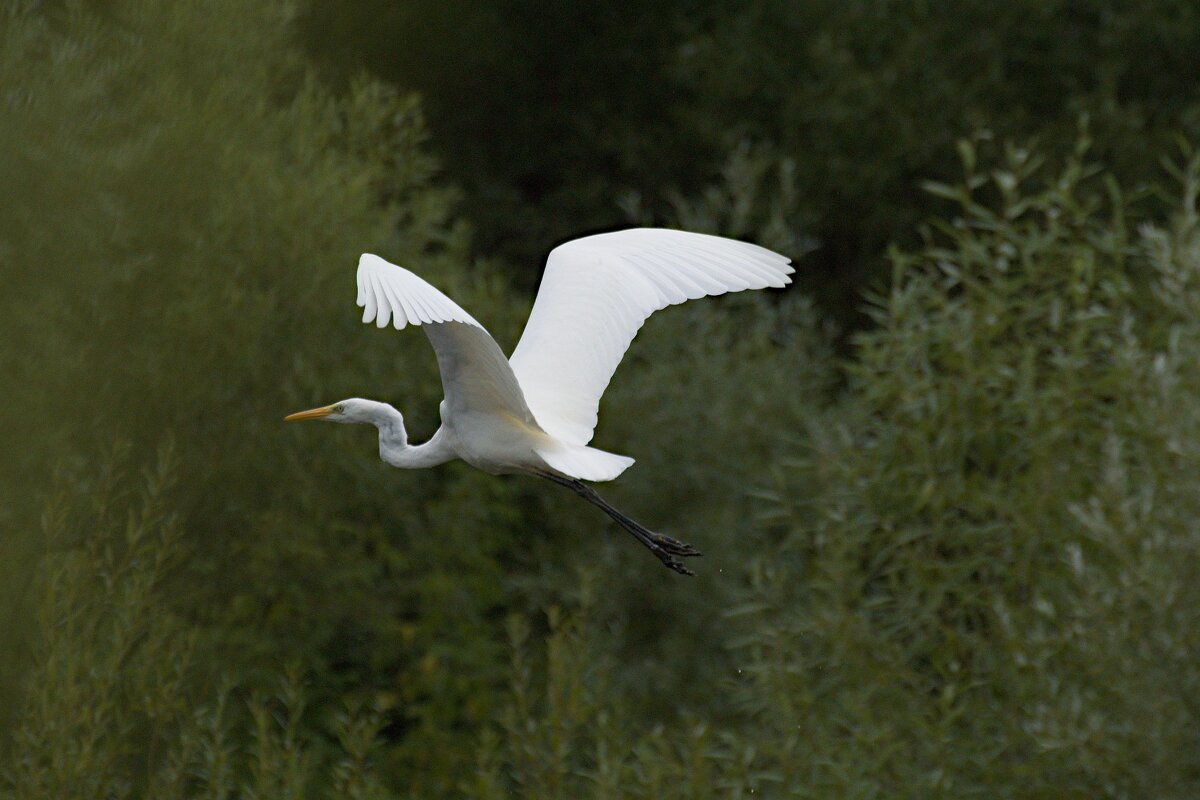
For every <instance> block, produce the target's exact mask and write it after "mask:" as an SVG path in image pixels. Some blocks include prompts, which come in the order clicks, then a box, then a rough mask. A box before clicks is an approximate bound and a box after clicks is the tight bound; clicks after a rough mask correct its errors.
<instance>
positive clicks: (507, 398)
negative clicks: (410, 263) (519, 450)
mask: <svg viewBox="0 0 1200 800" xmlns="http://www.w3.org/2000/svg"><path fill="white" fill-rule="evenodd" d="M358 304H359V305H360V306H362V308H363V322H372V321H374V322H375V324H376V325H377V326H379V327H380V328H386V327H387V325H388V322H389V321H392V323H393V325H394V327H395V328H396V330H400V329H402V328H403V327H404V326H405V325H408V324H410V323H411V324H413V325H421V326H423V327H424V329H425V335H426V336H428V337H429V341H430V343H431V344H432V345H433V349H434V351H435V352H436V353H437V360H438V368H439V370H440V371H441V373H442V389H443V390H444V391H445V393H446V403H447V404H448V405H449V406H450V408H451V409H453V410H454V411H456V412H460V413H463V412H484V413H496V414H508V415H512V416H515V417H516V418H517V419H519V420H521V421H522V422H526V423H530V424H533V422H534V420H533V415H532V414H531V413H530V411H529V406H528V405H526V403H525V398H524V396H523V395H522V394H521V387H520V385H519V384H518V383H517V379H516V377H515V376H514V375H513V371H512V367H511V366H509V363H508V359H506V358H505V357H504V353H503V351H501V350H500V346H499V345H497V344H496V340H495V339H493V338H492V336H491V334H489V333H488V332H487V330H486V329H484V327H483V326H482V325H480V324H479V323H478V322H476V321H475V319H474V317H472V316H471V315H470V314H468V313H467V312H466V311H463V310H462V308H461V307H459V305H458V304H457V303H455V302H454V301H453V300H451V299H450V298H449V297H447V296H446V295H444V294H442V293H441V292H439V291H438V290H437V289H435V288H433V287H432V286H430V285H429V284H428V283H426V282H425V281H424V280H422V279H421V278H419V277H417V276H416V275H414V274H413V273H411V272H409V271H408V270H406V269H404V268H403V267H398V266H396V265H395V264H391V263H388V262H387V261H384V260H383V259H382V258H380V257H379V256H375V255H371V254H370V253H364V254H363V256H362V258H360V259H359V260H358Z"/></svg>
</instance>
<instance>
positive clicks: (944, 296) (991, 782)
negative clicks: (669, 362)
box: [478, 144, 1200, 797]
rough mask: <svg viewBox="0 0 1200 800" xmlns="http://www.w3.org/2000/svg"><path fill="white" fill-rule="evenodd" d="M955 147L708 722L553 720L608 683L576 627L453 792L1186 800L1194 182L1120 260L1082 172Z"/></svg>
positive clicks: (1195, 636) (585, 634) (766, 562)
mask: <svg viewBox="0 0 1200 800" xmlns="http://www.w3.org/2000/svg"><path fill="white" fill-rule="evenodd" d="M961 150H962V154H963V156H964V165H965V167H966V169H965V175H964V178H963V181H962V182H961V184H955V185H953V186H951V185H944V184H937V185H932V186H931V187H930V188H931V190H932V191H934V192H936V193H938V194H939V195H942V196H946V197H953V198H956V199H957V201H958V203H959V212H958V214H957V215H955V216H953V217H952V218H951V219H950V220H949V221H947V222H946V223H944V224H942V223H938V224H936V225H934V226H932V227H931V228H930V229H929V231H928V234H927V237H928V238H927V242H926V244H925V246H924V247H923V248H921V249H920V250H918V251H915V252H905V251H897V252H896V253H895V254H894V256H893V264H894V266H895V270H896V276H895V280H894V282H893V288H892V289H891V290H890V291H888V292H887V293H884V294H881V295H880V296H879V297H878V299H877V300H876V301H875V304H874V305H873V308H872V313H873V315H874V317H875V319H876V322H877V325H876V327H875V328H874V329H873V330H871V331H869V332H866V333H863V334H861V335H860V336H858V337H857V358H856V360H855V362H854V363H853V364H852V365H850V367H851V368H850V377H849V385H848V387H847V393H846V396H845V397H844V398H843V399H842V400H840V401H839V402H837V403H836V404H833V405H827V406H825V407H816V408H812V409H809V411H808V412H807V413H805V414H803V415H802V424H803V426H804V428H803V430H804V436H803V437H801V438H798V439H797V440H796V441H795V442H794V443H793V444H792V445H791V447H790V449H791V451H792V452H791V454H790V455H789V456H788V457H785V458H781V459H779V460H778V461H777V472H776V475H777V481H776V484H777V485H776V486H775V487H774V489H773V490H771V491H770V492H764V493H762V494H761V497H762V498H763V500H764V501H765V509H766V510H765V511H764V513H763V515H762V517H761V519H760V524H761V525H762V526H763V527H764V528H765V529H766V530H767V531H768V532H769V534H770V540H769V541H770V543H769V544H768V545H767V546H766V547H765V548H764V550H763V551H762V553H761V555H760V557H759V558H757V559H755V565H754V567H753V569H752V570H751V572H750V574H749V577H748V580H747V583H746V584H745V586H744V588H743V590H742V591H741V592H740V593H739V594H740V596H739V597H738V598H737V602H735V603H733V604H732V605H731V606H730V607H729V609H728V611H727V613H726V615H725V625H726V626H727V628H728V629H730V630H727V632H726V633H725V635H724V636H723V637H722V642H723V644H724V646H725V647H726V648H728V649H729V652H730V655H731V658H732V660H731V665H732V666H733V669H731V670H730V671H729V674H727V675H726V678H725V680H723V681H717V682H713V683H710V684H708V686H707V689H708V691H709V692H710V693H712V694H727V695H729V696H731V697H732V699H733V701H734V708H735V709H736V712H735V713H733V714H730V713H728V711H727V710H726V711H725V712H724V713H722V712H721V709H722V704H720V703H718V702H714V701H713V700H712V699H709V700H708V701H706V702H701V703H698V704H696V705H695V706H692V709H693V710H692V712H691V714H690V715H686V714H685V715H684V717H683V718H682V719H681V720H680V721H678V722H676V723H674V724H672V725H670V726H669V727H666V728H663V727H657V728H656V727H653V726H650V725H648V724H647V722H646V720H645V718H644V715H642V714H641V713H636V712H634V711H633V709H640V707H639V706H638V705H637V704H630V703H629V701H628V700H625V701H624V702H623V701H622V698H626V697H628V696H629V695H628V694H627V693H623V692H620V691H614V690H613V689H611V688H609V686H608V685H606V683H605V682H603V681H601V682H597V683H589V684H587V688H586V689H584V690H583V694H582V699H581V700H579V701H577V702H574V703H569V704H567V705H563V703H562V701H561V699H560V698H562V697H572V696H573V694H572V692H573V689H572V687H573V683H572V681H573V680H574V678H573V675H572V674H563V673H562V671H561V670H558V669H556V668H555V666H554V665H555V664H556V663H559V662H563V661H566V662H568V663H581V664H594V663H604V662H603V661H602V660H599V659H603V658H605V657H611V654H612V651H611V649H610V647H611V646H610V645H606V644H605V643H603V642H601V643H599V644H596V643H590V642H589V637H590V638H591V639H592V640H594V639H595V638H597V635H596V632H595V631H594V630H589V629H588V628H587V620H588V613H589V612H586V611H585V612H584V613H583V614H582V616H581V618H580V619H581V620H582V621H580V622H571V623H565V624H564V623H561V622H559V623H556V626H553V627H552V633H551V636H550V639H549V640H548V643H547V651H548V652H547V656H546V658H547V667H546V669H545V674H544V677H542V678H541V679H540V682H539V683H538V686H539V687H541V686H544V687H545V688H544V690H543V689H541V688H539V689H535V690H531V689H530V688H529V687H528V677H527V670H526V669H525V668H524V666H523V664H522V663H521V662H518V663H517V664H516V666H514V669H513V676H514V677H513V681H514V684H513V689H512V692H511V694H512V702H511V710H510V711H509V713H508V715H507V716H502V717H500V718H499V725H498V727H497V729H496V733H494V734H492V735H491V738H487V739H485V740H484V743H483V750H482V752H483V753H484V755H485V758H484V760H483V762H482V764H481V767H480V772H479V788H478V792H479V794H481V795H483V796H503V792H504V791H512V792H515V793H516V794H518V795H520V794H529V792H527V791H524V790H523V787H524V786H525V784H526V783H527V782H528V777H527V775H528V771H529V768H528V767H527V766H526V765H528V764H537V765H540V766H541V767H542V768H545V767H546V765H549V764H554V763H562V762H564V760H565V762H566V764H567V766H566V767H565V768H562V767H559V768H556V770H555V772H554V773H553V774H554V775H555V776H558V777H556V780H560V781H561V780H565V781H568V782H569V786H570V787H571V788H570V789H569V790H568V792H567V794H568V796H573V797H609V796H614V792H613V790H612V788H611V787H612V786H614V785H617V786H620V787H621V790H620V796H635V797H708V796H722V797H725V796H742V797H744V796H749V794H750V793H756V794H759V795H763V796H788V797H793V796H795V797H830V796H833V797H871V796H888V797H929V796H954V797H962V796H982V797H1063V796H1081V797H1082V796H1088V797H1091V796H1105V797H1140V796H1158V797H1187V796H1190V795H1192V794H1194V793H1195V791H1196V787H1197V782H1198V781H1200V763H1198V762H1197V759H1196V752H1197V750H1196V746H1195V745H1196V740H1195V734H1194V731H1195V726H1196V707H1195V704H1194V703H1193V702H1192V701H1191V700H1190V699H1189V698H1190V697H1192V696H1193V695H1194V692H1195V691H1196V688H1197V685H1198V684H1200V671H1198V670H1197V667H1196V659H1195V655H1196V647H1197V644H1198V643H1200V627H1197V617H1196V613H1195V609H1196V608H1198V607H1200V594H1198V591H1200V590H1198V589H1197V586H1198V585H1200V583H1198V581H1197V578H1198V577H1200V576H1198V575H1197V568H1196V564H1197V563H1198V562H1197V558H1196V556H1197V550H1198V549H1200V540H1198V539H1197V537H1196V533H1195V526H1194V520H1195V519H1196V516H1197V514H1198V513H1200V484H1198V483H1197V480H1196V477H1195V476H1196V475H1197V474H1200V473H1198V468H1200V462H1198V460H1200V448H1197V446H1196V444H1195V443H1196V442H1197V441H1200V439H1197V436H1196V433H1197V431H1196V425H1197V420H1198V419H1200V413H1198V412H1200V408H1198V407H1197V398H1198V397H1200V394H1198V393H1197V389H1198V388H1200V369H1198V368H1197V364H1198V363H1200V360H1198V359H1197V356H1198V355H1200V337H1198V336H1197V326H1196V322H1197V317H1196V312H1197V311H1198V310H1200V306H1197V305H1196V299H1197V297H1198V296H1200V295H1197V290H1196V285H1197V283H1196V282H1197V280H1198V279H1200V224H1198V223H1200V218H1198V217H1197V208H1196V197H1197V186H1198V185H1200V159H1195V158H1191V159H1189V160H1188V161H1187V163H1186V164H1185V165H1182V166H1181V167H1179V168H1177V169H1176V173H1177V175H1178V176H1179V177H1180V178H1181V180H1182V182H1183V191H1182V203H1181V204H1180V206H1179V207H1178V208H1177V210H1176V211H1175V213H1174V215H1173V216H1172V218H1171V220H1170V221H1169V222H1168V223H1164V224H1161V225H1148V226H1145V227H1143V228H1141V229H1140V230H1136V231H1135V230H1134V228H1133V226H1132V225H1131V224H1130V218H1131V217H1130V213H1131V212H1130V210H1129V208H1128V206H1127V203H1126V201H1125V199H1124V197H1123V196H1122V194H1121V192H1120V191H1119V190H1118V189H1117V188H1116V184H1115V183H1113V182H1112V181H1111V180H1108V181H1104V180H1101V179H1100V178H1099V177H1097V171H1096V170H1095V169H1094V168H1091V167H1089V166H1087V165H1086V164H1085V162H1084V161H1083V160H1082V159H1083V156H1084V154H1085V151H1086V148H1085V147H1083V146H1081V147H1080V148H1079V149H1078V150H1077V157H1076V158H1073V159H1071V160H1070V161H1069V162H1068V163H1067V165H1066V166H1065V167H1064V168H1063V169H1062V170H1061V171H1060V172H1058V173H1051V174H1048V173H1047V169H1046V168H1045V167H1044V166H1042V165H1041V164H1040V160H1039V159H1037V158H1036V157H1034V156H1033V155H1032V154H1031V153H1030V152H1028V151H1026V150H1022V149H1019V148H1007V149H1006V151H1005V152H1004V153H1003V154H1000V155H989V154H986V153H985V154H982V155H978V156H977V154H976V152H975V150H974V148H973V146H971V145H969V144H964V146H963V147H962V148H961ZM977 161H978V162H979V163H982V164H989V165H990V164H995V167H989V168H986V169H985V168H983V167H980V166H978V165H977V163H976V162H977ZM576 625H582V626H583V630H582V632H577V631H576V630H575V628H574V627H573V626H576ZM563 646H566V647H568V649H571V648H574V649H575V650H578V651H579V652H573V653H572V655H570V656H569V657H568V658H566V659H564V658H562V657H561V656H556V655H555V652H556V649H557V648H561V647H563ZM597 651H598V652H597ZM614 671H615V670H614ZM609 683H610V684H611V681H610V682H609ZM539 693H540V694H544V697H545V699H544V701H543V702H542V703H541V704H540V705H537V704H533V703H530V702H528V700H527V698H529V697H531V696H536V695H537V694H539ZM564 713H565V714H567V715H568V719H567V720H566V721H565V722H564V721H561V720H560V717H561V716H562V715H563V714H564ZM514 715H515V718H514ZM689 719H690V721H689ZM613 725H615V726H616V730H612V726H613ZM534 732H536V733H537V736H541V737H544V738H541V739H539V738H537V736H533V737H532V738H531V734H532V733H534ZM631 742H633V743H636V744H635V745H634V746H633V747H630V746H629V745H630V743H631ZM614 744H615V745H616V750H615V751H614V750H613V746H614ZM622 744H623V745H624V746H621V745H622ZM531 751H532V753H531ZM614 753H615V755H614ZM613 775H617V776H619V777H618V778H616V779H615V782H614V781H613V780H612V779H611V776H613ZM563 776H565V777H563ZM697 778H699V780H700V783H699V784H698V785H697V784H696V783H695V781H696V779H697ZM496 787H499V788H496ZM485 790H488V791H485ZM489 791H490V794H489ZM534 794H536V793H534ZM539 796H540V795H539Z"/></svg>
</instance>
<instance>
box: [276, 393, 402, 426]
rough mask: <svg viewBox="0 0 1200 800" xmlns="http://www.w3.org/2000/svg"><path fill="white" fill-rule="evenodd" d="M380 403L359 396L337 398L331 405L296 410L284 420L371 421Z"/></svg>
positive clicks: (375, 416)
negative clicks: (345, 398)
mask: <svg viewBox="0 0 1200 800" xmlns="http://www.w3.org/2000/svg"><path fill="white" fill-rule="evenodd" d="M381 405H382V403H377V402H375V401H374V400H364V399H362V398H361V397H351V398H349V399H347V400H339V401H338V402H336V403H334V404H333V405H329V406H321V407H320V408H310V409H309V410H308V411H297V412H296V413H295V414H288V415H287V416H286V417H284V418H283V419H284V421H285V422H299V421H301V420H306V419H319V420H323V421H325V422H344V423H373V422H375V420H376V418H377V417H378V407H379V406H381Z"/></svg>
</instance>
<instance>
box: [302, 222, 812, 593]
mask: <svg viewBox="0 0 1200 800" xmlns="http://www.w3.org/2000/svg"><path fill="white" fill-rule="evenodd" d="M791 272H792V268H791V267H790V266H789V261H788V259H787V258H784V257H783V256H780V255H778V254H776V253H772V252H771V251H769V250H766V249H764V248H761V247H758V246H756V245H751V244H747V243H745V242H738V241H734V240H731V239H723V238H720V237H716V236H707V235H704V234H697V233H686V232H683V231H671V230H662V229H652V228H634V229H631V230H626V231H618V232H616V233H607V234H598V235H595V236H588V237H585V238H583V239H577V240H575V241H572V242H567V243H566V244H564V245H561V246H560V247H558V248H556V249H555V250H554V251H553V252H552V253H551V254H550V258H549V260H548V262H547V267H546V273H545V276H544V277H543V279H542V285H541V287H540V288H539V290H538V296H537V300H536V301H535V303H534V306H533V311H532V312H531V313H530V317H529V322H528V323H527V325H526V328H525V332H524V333H523V335H522V337H521V340H520V342H518V344H517V346H516V349H515V350H514V351H513V354H512V357H511V358H505V356H504V353H503V352H502V351H501V350H500V347H499V346H498V345H497V344H496V342H495V340H494V339H492V337H491V335H490V334H488V332H487V330H486V329H484V327H483V326H482V325H480V324H479V323H478V322H476V321H475V319H474V318H473V317H471V316H470V315H469V314H468V313H467V312H466V311H464V310H463V309H462V308H460V307H459V306H458V305H456V304H455V303H454V302H453V301H452V300H450V298H448V297H446V296H445V295H444V294H442V293H441V292H439V291H438V290H437V289H435V288H433V287H432V286H430V285H429V284H428V283H426V282H425V281H424V280H422V279H421V278H419V277H417V276H416V275H414V274H413V273H411V272H409V271H408V270H405V269H403V268H402V267H398V266H396V265H394V264H389V263H388V262H386V261H384V260H383V259H381V258H379V257H378V256H374V255H370V254H366V255H363V257H362V258H361V259H360V261H359V267H358V290H359V291H358V304H359V305H360V306H362V307H363V308H364V314H363V321H364V322H371V321H374V322H375V323H376V324H377V325H378V326H379V327H381V328H382V327H386V326H387V325H388V323H389V321H392V320H394V325H395V327H396V328H397V329H400V328H403V327H404V326H405V325H406V324H409V323H411V324H414V325H421V326H423V327H424V329H425V332H426V334H427V335H428V337H429V341H430V343H431V344H432V345H433V348H434V351H435V352H436V354H437V359H438V367H439V370H440V371H441V376H442V386H443V389H444V390H445V395H446V397H445V399H444V400H443V401H442V403H441V406H440V407H439V411H440V414H441V419H442V425H441V427H440V428H439V429H438V430H437V432H436V433H435V434H434V435H433V437H432V438H431V439H430V440H429V441H428V442H425V443H424V444H421V445H409V444H408V437H407V432H406V431H405V428H404V419H403V417H402V416H401V415H400V412H399V411H397V410H396V409H395V408H393V407H392V406H390V405H387V404H386V403H379V402H376V401H373V400H363V399H360V398H351V399H349V400H343V401H341V402H339V403H335V404H333V405H331V406H324V407H321V408H316V409H312V410H311V411H302V412H300V413H298V414H293V415H291V416H289V417H288V419H326V420H329V421H333V422H352V423H367V424H372V425H375V426H376V427H377V428H378V429H379V455H380V457H381V458H382V459H383V460H384V461H385V462H387V463H388V464H391V465H392V466H395V467H401V468H414V469H417V468H425V467H432V466H436V465H438V464H442V463H445V462H446V461H451V460H454V459H462V460H463V461H465V462H467V463H468V464H470V465H471V466H473V467H476V468H478V469H481V470H483V471H484V472H488V473H491V474H496V475H499V474H511V473H517V474H528V475H537V476H539V477H543V478H548V479H550V480H552V481H554V482H556V483H559V484H562V485H564V486H568V487H569V488H571V489H573V490H574V491H576V492H577V493H579V494H580V495H581V496H583V497H584V498H585V499H587V500H589V501H590V502H592V503H594V504H596V505H598V506H600V507H601V508H602V509H604V511H605V512H606V513H608V514H609V515H610V516H612V517H613V518H614V519H616V520H617V521H618V522H619V523H620V524H621V525H622V526H623V527H625V529H626V530H628V531H629V532H630V533H631V534H633V535H634V536H635V538H637V539H638V540H639V541H641V542H642V543H643V544H644V545H646V546H647V547H648V548H650V550H651V551H653V552H654V553H655V555H657V556H658V557H659V558H660V560H662V561H663V563H664V564H666V565H667V566H669V567H671V568H672V569H675V570H676V571H678V572H683V573H685V574H690V573H688V572H687V570H686V569H684V568H683V566H682V564H680V563H679V562H678V561H677V560H676V559H675V558H674V556H677V555H683V556H687V555H699V552H698V551H696V550H695V549H694V548H692V547H690V546H689V545H685V544H683V543H682V542H679V541H677V540H675V539H672V538H671V537H668V536H663V535H662V534H658V533H655V532H653V531H650V530H648V529H646V528H645V527H644V526H641V525H640V524H638V523H636V522H634V521H633V520H631V519H630V518H629V517H627V516H625V515H624V514H622V513H621V512H619V511H617V510H616V509H614V508H612V506H610V505H608V504H607V503H606V502H604V500H603V499H601V498H600V497H599V496H598V495H596V493H595V492H594V491H593V490H591V488H590V487H588V486H586V485H585V484H583V483H581V482H580V481H583V480H586V481H608V480H612V479H613V478H615V477H617V476H618V475H620V474H621V473H622V472H624V471H625V469H627V468H628V467H629V466H630V465H632V464H633V459H632V458H629V457H628V456H621V455H616V454H614V453H608V452H605V451H603V450H599V449H597V448H594V447H590V446H588V443H589V442H590V441H591V438H592V432H593V430H594V429H595V426H596V415H597V410H598V407H599V401H600V396H601V394H602V393H603V392H604V389H605V387H607V385H608V381H609V379H610V378H611V377H612V374H613V372H614V371H615V369H616V367H617V365H618V364H619V363H620V360H621V357H622V356H623V355H624V353H625V350H626V349H627V348H628V346H629V344H630V342H631V341H632V340H633V337H634V336H635V335H636V334H637V331H638V329H639V328H640V327H641V326H642V323H643V322H644V321H645V320H646V318H647V317H648V316H649V315H650V314H651V313H653V312H654V311H656V310H658V309H660V308H664V307H665V306H668V305H673V304H676V303H681V302H683V301H685V300H688V299H693V298H697V297H703V296H706V295H716V294H723V293H725V292H730V291H741V290H744V289H761V288H765V287H767V286H774V287H782V286H784V285H786V284H787V283H788V282H789V280H790V279H789V278H788V275H789V274H790V273H791Z"/></svg>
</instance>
